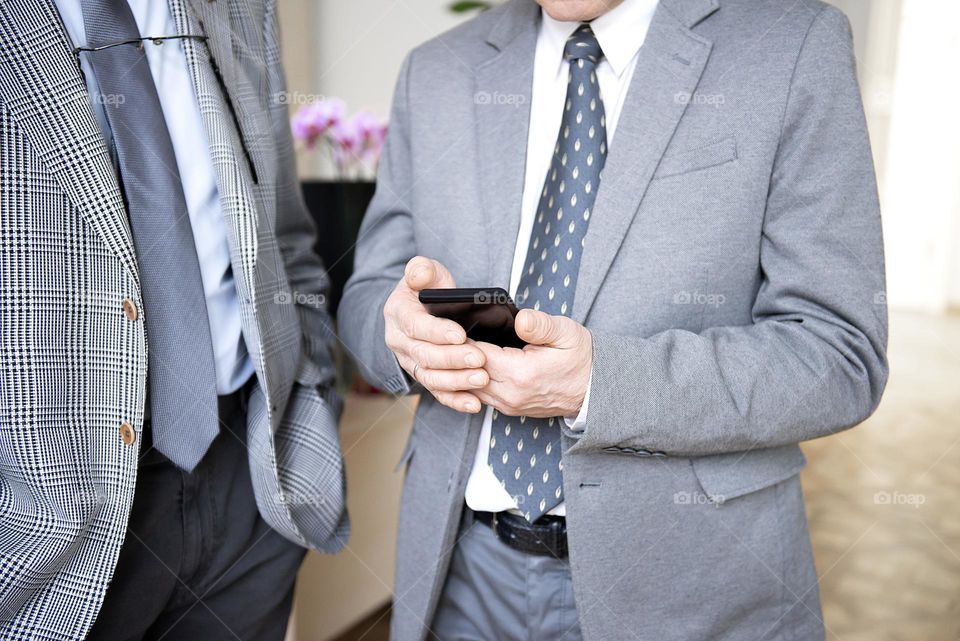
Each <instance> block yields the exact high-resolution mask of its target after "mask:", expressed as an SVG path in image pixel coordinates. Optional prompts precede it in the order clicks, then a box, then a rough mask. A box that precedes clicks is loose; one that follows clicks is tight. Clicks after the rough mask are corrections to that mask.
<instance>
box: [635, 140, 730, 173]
mask: <svg viewBox="0 0 960 641" xmlns="http://www.w3.org/2000/svg"><path fill="white" fill-rule="evenodd" d="M736 158H737V141H736V140H734V139H733V138H724V139H723V140H720V141H718V142H714V143H710V144H708V145H705V146H703V147H697V148H696V149H687V150H684V151H678V152H673V153H671V152H667V154H666V155H665V156H664V157H663V160H661V161H660V165H659V166H658V167H657V173H656V174H654V176H653V177H654V178H666V177H667V176H677V175H679V174H686V173H689V172H691V171H697V170H698V169H707V168H708V167H715V166H716V165H722V164H723V163H725V162H729V161H731V160H736Z"/></svg>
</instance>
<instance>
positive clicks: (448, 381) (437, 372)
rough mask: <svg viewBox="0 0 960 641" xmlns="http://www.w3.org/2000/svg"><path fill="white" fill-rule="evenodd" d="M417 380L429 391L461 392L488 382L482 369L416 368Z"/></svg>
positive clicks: (488, 379)
mask: <svg viewBox="0 0 960 641" xmlns="http://www.w3.org/2000/svg"><path fill="white" fill-rule="evenodd" d="M417 380H419V381H420V383H421V384H422V385H423V386H424V387H426V388H427V389H428V390H430V391H431V392H434V391H439V392H461V391H466V390H473V389H479V388H481V387H483V386H484V385H486V384H487V383H489V382H490V375H489V374H487V373H486V372H485V371H484V370H482V369H457V370H453V369H427V368H424V367H419V368H418V369H417Z"/></svg>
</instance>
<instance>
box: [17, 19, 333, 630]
mask: <svg viewBox="0 0 960 641" xmlns="http://www.w3.org/2000/svg"><path fill="white" fill-rule="evenodd" d="M170 6H171V10H172V12H173V15H174V17H175V19H176V22H177V25H178V29H179V30H180V31H181V32H182V33H186V32H188V31H189V30H194V29H202V31H203V32H205V33H206V34H207V35H208V36H209V37H210V42H209V46H210V52H212V53H213V56H214V58H215V59H216V62H217V63H218V65H219V67H220V69H221V73H222V75H223V78H224V81H225V84H226V86H227V88H228V92H229V94H230V97H231V98H232V102H233V104H234V107H235V109H236V111H237V116H238V119H239V122H240V129H241V131H242V135H243V139H244V141H245V142H246V146H247V148H248V149H249V152H250V158H251V161H252V163H253V169H255V172H256V182H255V181H254V175H253V172H252V171H251V168H250V167H249V166H248V164H247V161H246V158H245V157H244V155H243V153H242V152H241V151H240V150H241V145H240V133H239V132H238V131H237V128H236V126H235V125H234V123H233V119H232V117H231V116H230V114H229V109H228V107H227V105H226V102H225V100H226V98H225V96H223V95H222V92H221V90H220V88H219V83H218V81H217V80H216V77H215V76H214V74H213V72H212V70H211V65H210V62H209V59H208V51H207V50H206V48H205V47H206V45H205V44H204V43H202V42H190V41H185V42H186V43H187V44H185V45H184V48H185V51H186V52H187V56H188V61H189V63H190V67H191V71H192V74H193V81H194V87H195V90H196V94H197V97H198V100H199V104H200V106H201V112H202V115H203V118H204V122H205V125H206V129H207V134H208V142H209V145H210V149H211V154H212V158H213V162H214V166H215V169H216V172H217V176H218V187H219V190H220V196H221V202H222V203H223V209H224V212H223V213H224V216H225V218H226V219H227V221H228V233H229V240H230V247H231V259H232V263H233V268H234V273H235V275H236V283H237V289H238V295H239V299H240V301H241V316H242V323H243V328H244V335H245V338H246V341H247V345H248V347H249V349H250V351H251V356H252V358H253V360H254V364H255V367H256V370H257V378H258V383H257V385H255V386H254V390H253V393H252V394H253V395H252V398H251V402H250V410H249V417H248V443H249V447H250V452H251V454H250V468H251V475H252V478H253V483H254V489H255V493H256V498H257V504H258V507H259V509H260V512H261V514H262V515H263V517H264V519H265V520H266V521H267V523H269V524H270V525H271V527H273V528H274V529H275V530H277V531H278V532H280V533H281V534H282V535H283V536H285V537H286V538H288V539H290V540H292V541H295V542H297V543H299V544H301V545H305V546H310V547H314V548H318V549H321V550H324V551H328V552H332V551H335V550H337V549H339V547H341V546H342V545H343V543H344V541H345V540H346V536H347V533H348V531H349V525H348V521H347V516H346V512H345V509H344V502H343V489H344V486H343V468H342V462H341V454H340V450H339V445H338V442H337V431H336V418H337V416H338V414H339V402H338V400H337V398H336V396H335V395H334V393H333V392H332V380H333V367H332V363H331V360H330V358H329V346H330V344H331V342H332V340H333V332H332V325H331V321H330V319H329V317H328V315H327V314H326V311H325V309H324V307H323V305H322V304H312V305H310V304H308V305H302V304H293V303H294V302H295V301H298V300H310V301H317V302H318V303H319V302H320V301H322V300H323V294H324V291H325V288H326V282H327V281H326V275H325V272H324V269H323V266H322V265H321V264H320V262H319V260H318V259H317V258H316V257H315V256H313V254H312V245H313V232H314V230H313V226H312V224H311V222H310V219H309V217H308V215H307V213H306V210H305V208H304V205H303V202H302V198H301V196H300V192H299V185H298V182H297V178H296V173H295V170H294V164H293V153H292V142H291V140H290V134H289V127H288V124H287V108H286V104H285V102H284V101H283V100H278V99H277V97H278V96H280V95H281V93H282V92H283V91H285V88H284V82H283V77H282V74H281V72H280V70H279V50H278V44H279V43H278V34H277V32H276V15H275V12H276V6H275V2H272V1H268V2H262V1H257V0H229V1H226V0H223V1H219V2H215V3H208V2H205V1H204V2H199V1H194V0H170ZM201 22H202V28H201V26H200V23H201ZM194 32H195V31H194ZM165 46H169V45H165ZM293 293H296V295H295V296H294V295H291V294H293ZM125 298H130V299H131V300H133V301H139V300H140V278H139V273H138V269H137V259H136V255H135V252H134V250H133V244H132V240H131V235H130V230H129V226H128V224H127V218H126V213H125V211H124V209H123V201H122V198H121V196H120V190H119V188H118V185H117V183H116V178H115V175H114V173H113V168H112V165H111V162H110V158H109V154H108V152H107V149H106V147H105V144H104V142H103V139H102V136H101V134H100V131H99V129H98V127H97V124H96V122H95V119H94V116H93V113H92V111H91V109H90V106H89V103H88V97H87V95H86V89H85V86H84V84H83V81H82V79H81V78H80V75H79V73H78V71H77V67H76V64H75V61H74V58H73V55H72V52H71V47H70V44H69V43H68V40H67V38H66V35H65V34H64V32H63V30H62V27H61V26H60V18H59V15H58V14H57V11H56V8H55V6H54V4H53V2H52V0H21V1H18V2H2V3H0V638H2V639H4V640H7V639H16V640H21V639H22V640H27V639H29V640H31V641H34V640H37V639H41V640H44V639H50V640H54V639H56V640H57V641H60V640H64V639H69V640H79V639H82V638H84V636H85V635H86V633H87V630H88V629H89V627H90V625H91V623H92V622H93V621H94V619H95V618H96V615H97V612H98V610H99V607H100V605H101V603H102V601H103V597H104V594H105V592H106V589H107V587H108V584H109V581H110V578H111V576H112V573H113V568H114V566H115V564H116V560H117V554H118V552H119V549H120V546H121V544H122V542H123V538H124V536H125V530H126V524H127V515H128V513H129V510H130V505H131V502H132V499H133V492H134V481H135V479H136V468H137V459H138V455H139V453H140V452H139V444H140V438H139V436H140V430H141V429H142V425H143V414H144V403H145V400H146V374H147V363H148V345H149V341H148V337H147V335H146V333H145V330H144V326H143V323H142V318H141V319H140V321H131V320H129V319H128V318H127V317H126V316H125V315H124V313H123V311H122V307H121V305H122V302H123V300H124V299H125ZM124 422H126V423H128V424H130V425H131V426H133V428H134V430H135V431H136V433H137V439H136V441H135V442H134V443H133V444H132V445H126V444H124V443H123V441H122V440H121V438H120V432H119V427H120V425H121V424H122V423H124Z"/></svg>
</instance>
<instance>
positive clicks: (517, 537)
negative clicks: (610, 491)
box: [473, 512, 567, 559]
mask: <svg viewBox="0 0 960 641" xmlns="http://www.w3.org/2000/svg"><path fill="white" fill-rule="evenodd" d="M473 518H474V520H476V521H479V522H480V523H484V524H486V525H488V526H490V528H492V529H493V531H494V533H495V534H496V535H497V538H498V539H500V540H501V541H502V542H503V543H505V544H506V545H509V546H510V547H511V548H513V549H514V550H519V551H520V552H526V553H527V554H536V555H538V556H552V557H555V558H558V559H565V558H567V519H566V518H564V517H562V516H553V515H552V514H544V515H543V516H541V517H540V518H539V519H537V520H536V521H534V522H533V523H528V522H527V520H526V519H525V518H523V517H522V516H520V515H518V514H513V513H512V512H474V513H473Z"/></svg>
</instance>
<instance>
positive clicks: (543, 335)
mask: <svg viewBox="0 0 960 641" xmlns="http://www.w3.org/2000/svg"><path fill="white" fill-rule="evenodd" d="M514 326H515V328H516V332H517V336H519V337H520V338H521V339H523V340H524V341H526V342H528V343H530V344H531V345H544V346H547V347H567V346H568V345H569V344H571V343H572V342H573V340H574V339H575V337H576V333H575V332H574V328H575V326H576V323H575V322H574V321H572V320H570V319H569V318H566V317H565V316H551V315H550V314H546V313H544V312H540V311H537V310H534V309H522V310H520V313H519V314H517V319H516V321H514Z"/></svg>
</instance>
